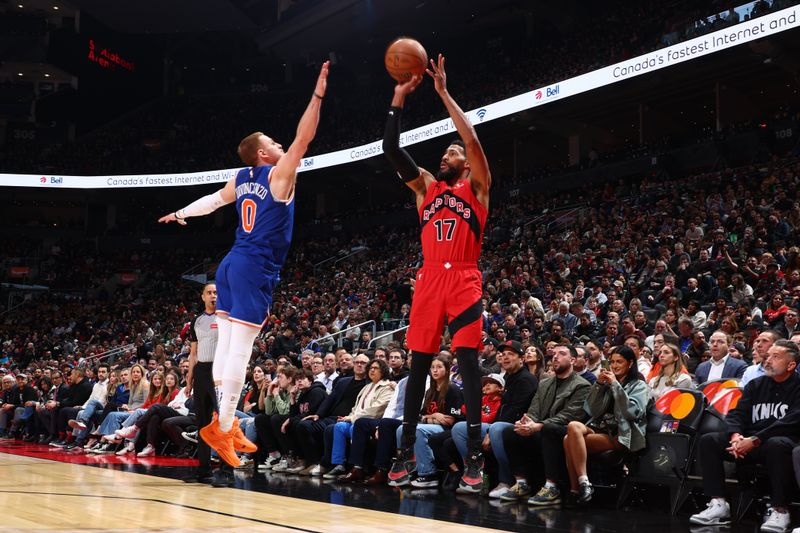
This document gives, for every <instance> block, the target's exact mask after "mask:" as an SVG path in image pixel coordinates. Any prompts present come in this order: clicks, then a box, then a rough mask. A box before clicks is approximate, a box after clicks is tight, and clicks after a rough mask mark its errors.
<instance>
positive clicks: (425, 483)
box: [411, 472, 439, 489]
mask: <svg viewBox="0 0 800 533" xmlns="http://www.w3.org/2000/svg"><path fill="white" fill-rule="evenodd" d="M438 485H439V476H438V475H437V474H436V472H434V473H433V474H428V475H426V476H418V477H417V478H416V479H414V480H413V481H411V486H412V487H414V488H417V489H429V488H436V487H437V486H438Z"/></svg>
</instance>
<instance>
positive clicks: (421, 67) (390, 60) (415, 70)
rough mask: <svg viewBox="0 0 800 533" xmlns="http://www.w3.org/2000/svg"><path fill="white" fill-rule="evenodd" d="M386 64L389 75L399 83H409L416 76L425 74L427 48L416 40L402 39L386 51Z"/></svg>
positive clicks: (394, 42)
mask: <svg viewBox="0 0 800 533" xmlns="http://www.w3.org/2000/svg"><path fill="white" fill-rule="evenodd" d="M384 64H385V65H386V70H387V71H388V72H389V75H390V76H391V77H392V78H394V79H395V80H397V81H399V82H404V81H408V80H410V79H411V77H412V76H414V75H415V74H424V73H425V68H426V67H427V65H428V54H427V53H426V52H425V48H423V46H422V45H421V44H420V43H419V41H417V40H415V39H411V38H409V37H400V38H398V39H395V40H394V41H392V44H390V45H389V47H388V48H387V49H386V55H385V56H384Z"/></svg>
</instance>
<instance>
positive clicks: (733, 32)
mask: <svg viewBox="0 0 800 533" xmlns="http://www.w3.org/2000/svg"><path fill="white" fill-rule="evenodd" d="M798 11H800V6H792V7H789V8H786V9H783V10H781V11H776V12H775V13H770V14H769V15H764V16H762V17H759V18H756V19H753V20H748V21H745V22H742V23H739V24H736V25H734V26H730V27H728V28H724V29H721V30H718V31H715V32H713V33H709V34H707V35H703V36H700V37H695V38H694V39H691V40H688V41H684V42H681V43H678V44H675V45H672V46H668V47H665V48H662V49H660V50H656V51H653V52H649V53H647V54H643V55H640V56H638V57H634V58H631V59H628V60H626V61H622V62H620V63H616V64H614V65H609V66H607V67H603V68H601V69H598V70H594V71H592V72H587V73H586V74H581V75H580V76H575V77H573V78H569V79H566V80H563V81H560V82H558V83H554V84H552V85H547V86H545V87H540V88H538V89H534V90H532V91H529V92H526V93H524V94H520V95H518V96H514V97H511V98H507V99H505V100H501V101H499V102H494V103H491V104H487V105H486V106H483V107H480V108H478V109H472V110H470V111H467V112H466V114H467V117H468V119H469V120H470V122H472V124H474V125H480V124H482V123H484V122H490V121H492V120H496V119H498V118H502V117H505V116H508V115H512V114H514V113H519V112H520V111H524V110H527V109H532V108H534V107H538V106H541V105H546V104H549V103H551V102H555V101H557V100H561V99H563V98H568V97H570V96H575V95H578V94H581V93H585V92H588V91H591V90H594V89H597V88H600V87H604V86H606V85H611V84H613V83H617V82H620V81H624V80H627V79H631V78H634V77H636V76H641V75H643V74H648V73H650V72H654V71H656V70H660V69H663V68H667V67H669V66H672V65H677V64H679V63H683V62H685V61H691V60H693V59H697V58H700V57H704V56H707V55H710V54H714V53H716V52H721V51H722V50H726V49H728V48H731V47H733V46H737V45H740V44H744V43H748V42H751V41H754V40H757V39H762V38H764V37H769V36H771V35H775V34H778V33H781V32H784V31H787V30H791V29H795V28H797V27H798V21H797V12H798ZM455 131H456V130H455V126H454V124H453V121H452V120H450V119H444V120H440V121H438V122H433V123H431V124H427V125H425V126H420V127H419V128H414V129H412V130H408V131H404V132H403V133H401V134H400V145H401V146H410V145H413V144H417V143H420V142H423V141H427V140H430V139H435V138H437V137H441V136H443V135H452V134H453V133H454V132H455ZM381 144H382V141H380V140H377V141H374V142H371V143H368V144H364V145H361V146H355V147H353V148H347V149H345V150H338V151H336V152H330V153H326V154H319V155H315V156H312V157H306V158H304V159H303V160H302V161H301V162H300V166H299V167H298V169H297V170H298V172H307V171H310V170H318V169H322V168H328V167H334V166H338V165H345V164H347V163H353V162H355V161H362V160H364V159H368V158H371V157H375V156H377V155H381V154H382V153H383V149H382V147H381ZM238 170H239V168H233V169H224V170H212V171H205V172H194V173H188V174H141V175H119V176H50V175H39V174H0V186H6V187H62V188H78V189H112V188H128V187H176V186H185V185H202V184H208V183H218V182H224V181H227V180H228V179H230V178H231V177H233V176H235V175H236V172H237V171H238Z"/></svg>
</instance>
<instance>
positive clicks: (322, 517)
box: [0, 440, 797, 533]
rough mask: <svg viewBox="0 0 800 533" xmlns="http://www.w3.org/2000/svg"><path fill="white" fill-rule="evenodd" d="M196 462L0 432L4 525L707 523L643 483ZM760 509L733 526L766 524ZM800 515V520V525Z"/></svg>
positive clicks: (204, 527)
mask: <svg viewBox="0 0 800 533" xmlns="http://www.w3.org/2000/svg"><path fill="white" fill-rule="evenodd" d="M195 465H196V461H193V460H185V459H172V458H165V457H147V458H136V457H135V456H131V455H128V456H124V457H116V456H113V455H111V456H91V455H85V454H82V453H71V452H66V453H65V452H63V451H62V450H60V449H56V448H49V447H47V446H38V445H30V444H25V443H22V442H20V441H1V440H0V532H2V533H6V532H17V531H25V532H30V531H37V532H38V531H114V532H117V531H125V532H131V531H136V532H139V531H165V532H166V531H168V532H176V531H188V532H198V533H200V532H208V531H214V532H217V531H219V532H225V533H227V532H233V531H247V532H249V531H269V532H277V533H283V532H292V531H303V532H333V533H338V532H342V533H350V532H353V533H361V532H364V533H366V532H370V533H371V532H389V531H391V532H401V531H402V532H403V533H416V532H415V531H414V530H418V531H419V530H425V531H426V533H427V532H430V533H434V532H436V533H439V532H441V533H449V532H455V531H458V532H465V533H473V532H474V533H481V532H488V531H500V530H502V531H520V532H529V531H531V532H532V531H536V532H544V531H547V532H570V533H623V532H625V533H628V532H631V531H644V532H647V533H666V532H686V531H693V532H697V533H700V532H703V533H708V532H709V531H716V530H717V529H716V528H711V529H709V528H690V527H689V520H688V516H689V514H691V513H692V512H696V510H697V508H698V507H697V506H698V505H702V499H700V498H697V499H694V498H690V500H689V501H688V502H687V504H686V505H685V506H684V508H683V509H682V511H681V513H680V514H679V515H678V516H677V517H672V516H670V515H669V514H668V513H667V509H666V508H667V504H666V502H667V495H666V493H665V491H658V490H655V491H645V492H644V493H637V494H635V495H634V497H633V498H632V499H631V500H630V501H629V503H628V505H626V507H625V508H624V509H621V510H617V509H615V508H614V499H615V497H616V492H615V491H613V490H608V489H606V490H602V489H598V493H597V494H595V501H593V502H592V504H591V505H590V506H588V507H583V508H575V507H555V508H545V509H537V508H532V507H528V506H527V505H526V504H525V503H524V502H519V503H510V504H509V503H504V502H500V501H498V500H488V499H486V498H480V497H476V496H464V495H457V494H452V493H439V492H437V491H436V490H400V489H392V488H389V487H374V488H371V487H365V486H355V485H338V484H335V483H330V482H325V481H323V480H321V479H319V478H307V477H300V476H296V475H288V474H277V473H267V474H264V473H260V472H254V471H252V470H250V471H237V472H236V480H235V483H236V486H235V487H236V488H230V489H215V488H212V487H210V486H207V485H190V484H185V483H183V482H182V481H180V479H181V478H182V477H184V476H186V475H188V474H189V473H191V472H192V471H193V469H194V466H195ZM758 525H760V516H759V513H758V512H757V511H756V510H755V509H754V510H753V512H752V513H750V515H749V516H748V518H747V519H746V520H744V521H743V522H741V523H738V524H735V525H734V526H733V528H730V529H725V531H726V532H731V533H744V532H752V531H756V530H757V529H758ZM794 525H797V524H794Z"/></svg>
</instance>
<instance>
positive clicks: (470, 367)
mask: <svg viewBox="0 0 800 533" xmlns="http://www.w3.org/2000/svg"><path fill="white" fill-rule="evenodd" d="M456 357H457V358H458V371H459V372H460V373H461V379H462V383H461V387H462V388H463V390H464V407H465V408H466V409H467V413H466V418H467V449H468V450H469V453H472V452H474V451H475V450H477V451H480V445H481V397H482V393H481V389H482V387H481V375H480V370H479V369H478V350H476V349H475V348H456ZM415 362H416V361H415Z"/></svg>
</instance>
